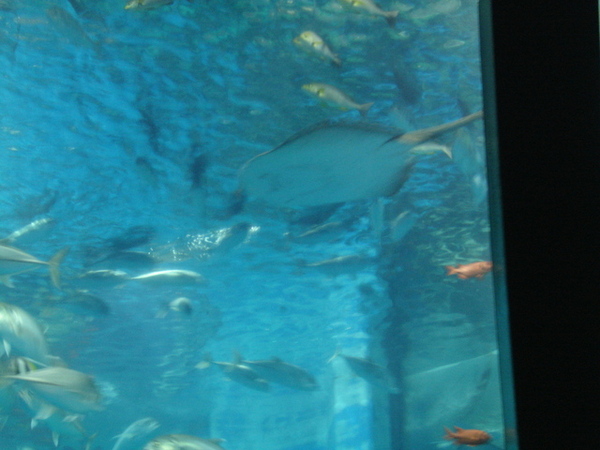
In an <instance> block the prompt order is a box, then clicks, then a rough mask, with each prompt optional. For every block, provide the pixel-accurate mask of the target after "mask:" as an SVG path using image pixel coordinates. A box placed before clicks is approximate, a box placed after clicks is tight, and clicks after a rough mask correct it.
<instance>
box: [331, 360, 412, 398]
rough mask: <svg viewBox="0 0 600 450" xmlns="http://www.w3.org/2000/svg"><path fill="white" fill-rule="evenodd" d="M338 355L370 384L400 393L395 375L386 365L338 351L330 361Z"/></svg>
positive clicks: (393, 392)
mask: <svg viewBox="0 0 600 450" xmlns="http://www.w3.org/2000/svg"><path fill="white" fill-rule="evenodd" d="M336 356H341V357H342V358H344V360H345V361H346V363H348V366H349V367H350V369H351V370H352V372H354V373H355V374H356V375H357V376H359V377H360V378H362V379H363V380H365V381H366V382H368V383H369V384H371V385H373V386H377V387H380V388H383V389H385V390H386V391H388V392H390V393H392V394H398V393H399V392H400V389H399V388H398V386H397V384H396V380H395V378H394V376H393V375H392V374H391V373H390V372H389V371H388V370H387V369H386V368H385V367H383V366H380V365H379V364H376V363H374V362H373V361H371V360H369V359H365V358H358V357H356V356H348V355H343V354H341V353H337V352H336V354H335V355H333V357H331V358H330V361H331V360H332V359H333V358H335V357H336Z"/></svg>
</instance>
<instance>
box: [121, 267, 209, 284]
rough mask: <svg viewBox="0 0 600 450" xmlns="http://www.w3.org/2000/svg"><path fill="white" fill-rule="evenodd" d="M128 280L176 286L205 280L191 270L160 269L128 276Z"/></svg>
mask: <svg viewBox="0 0 600 450" xmlns="http://www.w3.org/2000/svg"><path fill="white" fill-rule="evenodd" d="M130 280H132V281H140V282H143V283H147V284H159V285H163V284H173V285H177V286H185V285H193V284H198V283H204V282H205V281H206V280H205V279H204V277H203V276H202V275H200V274H199V273H198V272H194V271H192V270H160V271H158V272H150V273H145V274H143V275H138V276H137V277H132V278H130Z"/></svg>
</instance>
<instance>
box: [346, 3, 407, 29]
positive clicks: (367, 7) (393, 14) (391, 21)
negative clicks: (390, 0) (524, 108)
mask: <svg viewBox="0 0 600 450" xmlns="http://www.w3.org/2000/svg"><path fill="white" fill-rule="evenodd" d="M340 1H341V2H342V3H343V4H344V5H346V6H350V7H351V8H354V9H357V10H363V11H365V12H368V13H370V14H373V15H375V16H381V17H383V18H385V20H386V21H387V23H388V25H390V26H394V25H395V23H396V18H397V17H398V14H399V13H400V11H384V10H383V9H381V8H380V7H379V6H377V5H376V4H375V2H374V1H373V0H340Z"/></svg>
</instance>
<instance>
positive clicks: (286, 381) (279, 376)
mask: <svg viewBox="0 0 600 450" xmlns="http://www.w3.org/2000/svg"><path fill="white" fill-rule="evenodd" d="M235 360H236V363H238V364H242V365H244V366H248V367H250V368H251V369H253V370H254V371H255V372H256V373H258V375H259V376H260V377H261V378H264V379H265V380H267V381H271V382H273V383H277V384H281V385H283V386H287V387H290V388H292V389H298V390H301V391H314V390H316V389H319V385H318V383H317V380H315V377H313V376H312V375H311V374H310V373H309V372H307V371H306V370H304V369H303V368H302V367H298V366H295V365H293V364H290V363H287V362H285V361H282V360H281V359H279V358H276V357H274V358H272V359H268V360H263V361H246V360H243V359H242V356H241V355H240V354H236V357H235Z"/></svg>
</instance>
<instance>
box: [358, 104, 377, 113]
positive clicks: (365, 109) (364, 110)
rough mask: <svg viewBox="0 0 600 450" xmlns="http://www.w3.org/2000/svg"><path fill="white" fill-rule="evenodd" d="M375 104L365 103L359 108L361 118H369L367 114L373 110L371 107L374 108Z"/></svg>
mask: <svg viewBox="0 0 600 450" xmlns="http://www.w3.org/2000/svg"><path fill="white" fill-rule="evenodd" d="M374 104H375V102H369V103H364V104H362V105H360V106H359V108H358V112H359V113H360V115H361V116H363V117H367V113H368V112H369V109H371V106H373V105H374Z"/></svg>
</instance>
